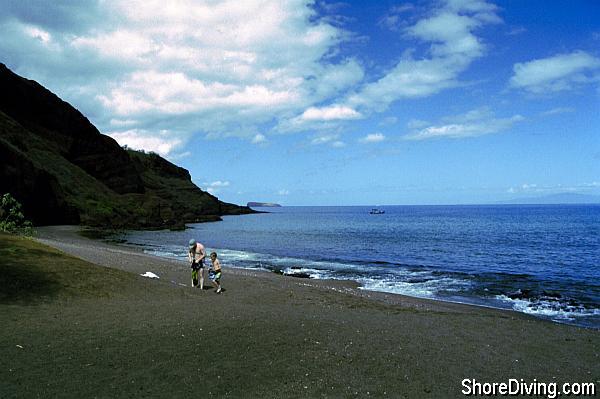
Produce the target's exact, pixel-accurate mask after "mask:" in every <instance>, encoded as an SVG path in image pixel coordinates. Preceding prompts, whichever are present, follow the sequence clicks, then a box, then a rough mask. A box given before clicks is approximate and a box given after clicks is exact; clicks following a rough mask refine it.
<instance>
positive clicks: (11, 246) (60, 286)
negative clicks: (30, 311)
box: [0, 233, 137, 303]
mask: <svg viewBox="0 0 600 399" xmlns="http://www.w3.org/2000/svg"><path fill="white" fill-rule="evenodd" d="M135 278H137V277H136V276H135V275H132V274H130V273H126V272H122V271H119V270H115V269H109V268H104V267H101V266H96V265H92V264H89V263H87V262H84V261H83V260H81V259H78V258H75V257H72V256H68V255H65V254H63V253H61V252H59V251H57V250H55V249H53V248H50V247H47V246H45V245H42V244H40V243H38V242H36V241H34V240H32V239H27V238H23V237H17V236H14V235H10V234H6V233H0V303H13V302H27V303H30V302H34V303H35V302H44V301H48V300H52V299H57V298H66V297H75V296H87V297H106V296H111V295H117V294H118V293H119V289H120V288H125V287H126V286H128V285H131V284H133V281H134V279H135Z"/></svg>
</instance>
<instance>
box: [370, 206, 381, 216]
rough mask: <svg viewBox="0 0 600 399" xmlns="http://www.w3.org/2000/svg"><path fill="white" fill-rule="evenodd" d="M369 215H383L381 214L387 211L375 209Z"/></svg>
mask: <svg viewBox="0 0 600 399" xmlns="http://www.w3.org/2000/svg"><path fill="white" fill-rule="evenodd" d="M369 213H370V214H371V215H381V214H384V213H385V211H384V210H383V209H378V208H373V209H371V211H369Z"/></svg>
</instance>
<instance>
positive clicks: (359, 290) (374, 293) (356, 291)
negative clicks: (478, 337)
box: [50, 226, 600, 331]
mask: <svg viewBox="0 0 600 399" xmlns="http://www.w3.org/2000/svg"><path fill="white" fill-rule="evenodd" d="M55 228H59V229H67V230H69V232H68V233H67V234H68V236H72V235H73V232H76V233H75V236H77V237H81V236H83V237H84V238H86V239H91V240H92V241H96V242H102V243H104V244H105V245H108V246H114V247H115V248H121V249H127V250H132V251H139V252H140V253H144V254H145V255H148V256H153V257H156V258H157V259H164V260H167V261H169V262H171V261H174V262H177V263H184V262H181V261H179V260H176V259H174V258H170V257H166V256H164V257H163V256H160V255H152V254H149V253H146V252H143V249H142V248H141V247H140V248H138V247H136V246H135V245H126V244H122V243H118V242H110V240H105V239H104V238H105V237H103V236H98V237H94V236H90V235H86V234H82V232H85V230H84V229H85V228H84V227H78V226H71V227H69V226H53V227H50V229H55ZM65 232H66V231H65ZM65 238H66V237H65ZM182 252H184V251H183V250H182ZM229 269H230V270H246V271H249V272H257V273H267V274H274V275H281V276H283V277H285V278H292V279H294V280H299V281H304V282H316V281H324V282H331V284H334V285H335V284H348V285H349V287H352V289H353V292H351V293H352V294H353V295H355V296H362V297H366V298H369V297H374V298H378V300H381V301H384V302H387V303H394V297H395V296H398V298H399V299H397V302H402V300H400V298H403V299H404V302H406V301H407V300H409V299H413V300H417V301H433V302H434V303H447V304H454V305H463V306H473V307H476V308H483V309H492V310H499V311H503V312H511V313H515V314H518V315H522V316H525V317H531V318H533V319H536V320H542V321H545V322H550V323H555V324H562V325H568V326H573V327H578V328H585V329H589V330H595V331H600V327H596V326H592V325H585V324H578V323H576V322H573V321H572V320H560V319H558V320H557V319H556V318H554V319H553V318H552V317H551V316H544V315H540V314H535V313H527V312H523V311H519V310H516V309H514V308H510V307H508V306H507V307H502V306H494V305H493V304H486V303H483V302H480V303H477V298H475V300H474V301H472V302H470V301H469V298H468V297H465V300H464V301H461V300H460V299H458V300H452V299H446V298H443V297H420V296H411V295H407V294H402V293H396V292H388V291H378V290H372V289H368V288H363V287H362V286H360V282H358V281H356V280H353V279H351V278H348V279H343V278H340V279H337V278H335V279H326V278H324V279H319V278H302V277H295V276H293V275H286V274H282V273H277V272H275V271H272V270H268V269H254V268H243V267H230V268H229ZM307 284H309V285H310V283H307ZM317 285H319V283H317V284H315V286H317ZM348 292H349V293H350V291H348ZM575 317H576V316H575Z"/></svg>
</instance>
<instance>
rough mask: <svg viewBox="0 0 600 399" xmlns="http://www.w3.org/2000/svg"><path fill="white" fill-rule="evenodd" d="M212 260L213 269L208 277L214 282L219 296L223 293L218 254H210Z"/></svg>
mask: <svg viewBox="0 0 600 399" xmlns="http://www.w3.org/2000/svg"><path fill="white" fill-rule="evenodd" d="M210 260H211V261H212V267H211V268H210V272H209V273H208V277H209V278H210V280H211V281H212V284H213V285H214V287H215V290H216V292H217V294H220V293H221V262H219V259H217V253H216V252H212V253H211V254H210Z"/></svg>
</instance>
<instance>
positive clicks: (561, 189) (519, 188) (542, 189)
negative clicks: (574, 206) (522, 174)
mask: <svg viewBox="0 0 600 399" xmlns="http://www.w3.org/2000/svg"><path fill="white" fill-rule="evenodd" d="M598 188H600V182H597V181H592V182H584V183H578V184H571V185H564V184H554V185H542V184H535V183H523V184H519V185H516V186H514V187H510V188H509V189H508V190H506V191H507V192H508V193H511V194H516V193H530V194H531V193H545V194H550V193H567V192H570V193H577V192H579V193H593V192H595V191H596V190H597V189H598Z"/></svg>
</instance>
